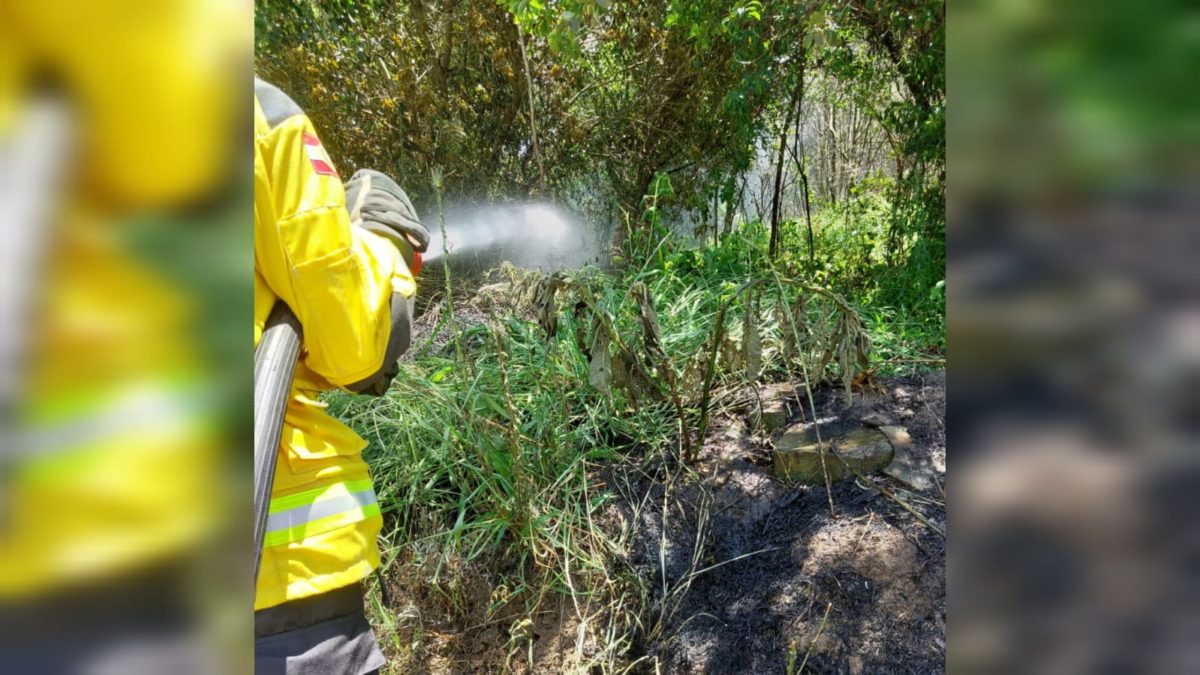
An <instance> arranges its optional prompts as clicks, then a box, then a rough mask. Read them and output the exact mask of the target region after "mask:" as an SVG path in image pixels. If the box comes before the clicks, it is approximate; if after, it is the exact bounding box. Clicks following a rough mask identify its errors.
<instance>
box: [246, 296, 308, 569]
mask: <svg viewBox="0 0 1200 675" xmlns="http://www.w3.org/2000/svg"><path fill="white" fill-rule="evenodd" d="M302 332H303V329H302V328H301V327H300V320H299V319H297V318H296V315H295V314H293V313H292V310H291V309H290V308H289V307H288V306H287V305H286V304H284V303H282V302H277V303H275V307H274V308H272V309H271V314H270V315H269V316H268V317H267V323H266V326H265V327H264V328H263V333H262V337H261V338H260V339H259V342H258V347H257V348H256V349H255V351H254V583H255V584H256V585H257V584H258V567H259V564H260V563H261V561H262V551H263V539H264V538H265V536H266V532H267V516H268V512H269V510H270V504H271V488H272V487H273V486H274V484H275V462H276V459H277V457H278V454H279V439H280V438H281V437H282V435H283V420H284V414H285V413H286V411H287V404H288V399H289V398H290V394H291V390H292V377H293V376H294V375H295V373H296V361H297V360H298V359H299V358H300V337H301V334H302Z"/></svg>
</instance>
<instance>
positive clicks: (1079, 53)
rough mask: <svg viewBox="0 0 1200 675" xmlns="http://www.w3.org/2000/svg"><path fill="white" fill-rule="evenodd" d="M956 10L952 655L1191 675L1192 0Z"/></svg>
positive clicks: (1199, 137) (1198, 315)
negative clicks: (1187, 1) (1182, 0)
mask: <svg viewBox="0 0 1200 675" xmlns="http://www.w3.org/2000/svg"><path fill="white" fill-rule="evenodd" d="M948 16H949V31H948V38H949V45H948V49H949V51H948V56H947V71H948V78H949V83H948V92H949V96H950V106H949V116H948V131H947V145H948V148H949V152H948V181H949V199H948V224H949V227H948V236H947V253H948V261H949V262H948V270H947V288H948V296H947V297H948V312H947V315H948V323H947V342H948V345H949V356H948V358H949V359H950V363H951V366H950V370H949V388H948V392H949V401H948V418H949V419H948V421H947V430H948V434H949V435H948V438H947V443H948V446H949V447H950V448H952V451H951V454H952V455H953V459H952V461H951V463H952V465H953V466H952V468H951V472H952V474H953V475H954V490H953V493H952V494H951V495H950V502H951V505H950V512H951V513H952V516H951V517H950V541H951V547H950V558H949V565H950V571H949V577H948V578H949V581H948V589H947V590H948V593H949V604H950V608H949V631H948V633H949V634H948V636H947V641H948V661H947V667H948V669H949V670H951V671H955V672H958V671H970V672H1044V673H1052V672H1053V673H1063V672H1121V671H1138V672H1195V671H1196V670H1197V668H1200V646H1198V643H1197V642H1196V640H1195V635H1196V634H1197V627H1198V626H1200V610H1198V609H1197V607H1200V605H1198V604H1197V602H1196V600H1197V594H1198V591H1200V584H1198V580H1197V577H1196V566H1195V561H1196V554H1197V550H1198V548H1197V544H1198V543H1200V541H1198V540H1200V535H1198V534H1197V532H1198V529H1197V528H1196V527H1195V524H1194V523H1195V519H1196V517H1197V515H1198V510H1197V502H1198V497H1197V495H1200V492H1197V491H1196V489H1195V487H1194V486H1195V482H1196V479H1197V477H1198V476H1197V474H1198V471H1197V467H1198V457H1200V455H1198V454H1197V453H1196V445H1197V443H1196V440H1197V435H1196V434H1197V430H1198V427H1197V420H1200V414H1198V413H1200V302H1198V296H1197V290H1196V289H1197V288H1200V286H1198V285H1197V282H1198V281H1200V266H1198V265H1197V264H1196V254H1197V251H1198V250H1200V249H1198V248H1197V244H1198V243H1200V229H1197V222H1196V221H1197V213H1198V212H1200V211H1198V207H1200V190H1198V188H1197V186H1198V183H1197V178H1198V177H1200V176H1198V173H1200V171H1198V170H1200V152H1198V150H1200V117H1198V116H1197V115H1196V110H1197V103H1200V100H1198V99H1200V89H1198V88H1197V87H1196V85H1195V75H1194V73H1195V70H1196V66H1197V65H1198V64H1200V11H1198V10H1197V8H1196V7H1195V5H1185V4H1184V3H1134V4H1122V3H1105V4H1102V5H1096V4H1094V3H1082V2H1074V1H1068V2H1060V3H1043V2H1036V1H1033V0H1009V1H1005V2H998V1H994V2H959V3H955V4H954V5H953V6H952V7H951V8H950V12H949V15H948Z"/></svg>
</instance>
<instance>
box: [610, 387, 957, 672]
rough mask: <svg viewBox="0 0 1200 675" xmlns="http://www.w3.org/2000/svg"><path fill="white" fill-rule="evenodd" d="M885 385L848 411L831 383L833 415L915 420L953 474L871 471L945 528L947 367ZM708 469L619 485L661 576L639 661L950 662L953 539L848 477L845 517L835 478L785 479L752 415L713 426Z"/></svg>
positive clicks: (660, 666) (699, 667) (901, 665)
mask: <svg viewBox="0 0 1200 675" xmlns="http://www.w3.org/2000/svg"><path fill="white" fill-rule="evenodd" d="M879 384H880V385H881V387H880V389H879V390H877V391H875V392H874V393H867V394H862V395H858V394H856V395H855V396H854V397H853V404H852V405H851V406H850V407H849V408H847V407H846V405H845V398H844V394H843V392H841V391H840V390H837V391H833V390H823V391H819V392H817V395H816V399H817V400H816V404H817V412H818V418H819V419H822V420H824V419H826V418H831V417H836V418H839V419H842V420H848V419H862V418H864V417H868V418H872V417H873V418H874V419H876V420H879V419H883V420H885V421H886V422H887V423H892V424H901V425H903V426H905V427H907V429H908V431H909V433H910V434H911V436H912V438H913V441H914V451H915V453H916V454H917V456H918V458H919V459H920V460H921V461H923V462H926V463H928V464H929V465H931V466H933V467H935V468H936V470H937V471H938V472H940V473H939V474H938V480H937V483H938V484H937V485H935V486H934V487H933V488H932V489H930V490H928V491H926V492H925V493H913V492H908V491H905V490H904V486H903V485H901V484H900V483H899V482H897V481H895V480H893V479H890V478H888V477H886V476H883V475H875V476H872V477H870V478H871V479H872V480H874V481H876V482H877V483H879V484H880V485H883V486H884V487H886V488H888V489H889V490H890V491H892V492H893V493H894V494H896V495H897V496H899V497H900V498H901V499H905V500H906V501H907V502H908V503H909V505H910V506H912V507H913V508H915V509H917V510H918V511H919V512H921V513H922V514H923V515H924V516H925V517H926V518H928V519H929V520H931V521H932V522H933V523H934V524H935V525H938V526H939V527H942V528H944V527H945V505H944V497H943V485H944V471H945V429H944V423H943V420H944V412H945V379H944V375H943V374H940V373H939V374H931V375H926V376H918V377H911V378H902V379H890V380H884V381H881V382H880V383H879ZM694 468H695V471H694V473H691V474H690V475H687V476H681V477H680V478H679V479H677V480H674V481H670V482H659V481H658V480H657V479H654V478H645V477H643V478H642V479H641V480H639V481H637V482H636V483H626V484H624V485H615V486H613V487H616V489H617V490H618V492H620V493H621V494H622V495H623V497H624V499H622V500H621V501H620V502H619V503H618V504H617V505H616V506H615V507H614V509H615V510H616V511H617V514H616V518H617V519H619V520H620V519H627V520H629V521H631V523H633V524H635V525H634V527H635V528H636V536H635V539H634V541H635V542H636V543H635V545H634V546H633V548H632V550H630V551H629V553H628V561H627V562H628V563H629V564H630V565H631V566H632V567H633V568H634V569H635V570H637V571H638V572H639V573H640V574H642V575H644V576H645V578H646V579H651V580H653V583H651V584H650V587H651V604H652V609H651V611H650V613H649V621H648V622H647V628H646V630H645V632H644V633H643V634H642V635H641V638H640V639H639V640H638V643H637V644H635V646H634V652H635V654H634V657H635V658H638V657H640V658H641V659H642V660H641V661H640V663H639V664H638V668H640V669H642V670H644V671H645V672H672V673H693V672H696V673H700V672H711V673H730V672H755V673H775V672H779V673H782V672H787V670H788V662H789V659H792V660H794V666H795V670H796V671H797V672H798V669H799V666H800V665H801V663H802V662H804V660H805V657H806V656H807V664H806V668H807V669H808V670H810V671H815V672H829V673H860V672H862V673H868V672H892V673H908V672H911V673H935V672H943V671H944V661H945V548H944V541H943V539H942V538H941V536H940V535H938V534H936V533H935V532H933V531H932V530H931V529H929V528H928V527H927V526H926V525H925V524H922V523H921V522H920V521H919V520H918V519H917V518H915V517H914V516H913V515H912V514H910V513H909V512H907V511H906V510H905V509H903V508H902V507H901V506H899V505H898V504H896V503H895V502H894V501H892V500H891V499H889V498H886V497H883V496H881V495H880V493H879V492H878V491H876V490H875V489H873V488H871V487H870V486H868V485H865V484H864V483H863V481H861V480H859V481H848V482H844V483H840V484H835V485H834V486H833V489H832V492H831V495H832V500H833V508H834V510H835V511H836V513H837V517H832V516H831V514H830V504H829V495H827V493H826V490H825V488H824V486H820V487H792V486H789V485H786V484H784V483H782V482H780V481H777V480H776V479H775V478H774V477H773V473H772V460H771V450H770V448H769V446H768V444H767V441H766V439H765V438H762V437H755V436H753V435H751V434H750V433H749V432H748V431H747V430H746V425H745V423H744V422H743V421H742V420H741V419H739V418H737V417H733V416H728V417H725V418H722V419H719V420H717V421H716V422H715V423H714V425H713V427H712V428H710V430H709V433H708V435H707V438H706V442H705V446H704V449H703V451H702V453H701V456H700V461H699V462H698V464H697V466H695V467H694ZM617 482H620V481H617ZM664 516H665V517H664ZM827 610H828V618H827V619H825V620H824V626H823V627H822V623H823V619H824V617H825V616H826V612H827Z"/></svg>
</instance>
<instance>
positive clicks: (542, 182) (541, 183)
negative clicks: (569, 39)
mask: <svg viewBox="0 0 1200 675" xmlns="http://www.w3.org/2000/svg"><path fill="white" fill-rule="evenodd" d="M517 44H518V45H519V46H520V47H521V63H522V64H524V66H525V90H526V91H527V92H528V93H529V133H530V135H532V136H533V159H534V161H536V162H537V168H538V195H539V196H541V195H545V194H546V167H545V166H543V165H542V149H541V146H539V145H538V133H537V114H536V112H535V111H534V108H533V78H532V77H531V76H530V75H529V56H528V55H526V53H525V32H524V31H522V30H521V26H519V25H518V26H517Z"/></svg>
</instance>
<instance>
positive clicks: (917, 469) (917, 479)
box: [879, 426, 934, 492]
mask: <svg viewBox="0 0 1200 675" xmlns="http://www.w3.org/2000/svg"><path fill="white" fill-rule="evenodd" d="M879 431H881V432H883V434H884V435H885V436H887V439H888V442H889V443H891V445H892V449H893V450H895V452H896V456H895V458H894V459H893V460H892V463H891V464H890V465H888V467H887V468H886V469H884V470H883V472H884V473H886V474H887V475H889V476H891V477H892V478H895V479H896V480H898V481H900V482H901V483H904V484H905V485H907V486H908V487H910V488H912V489H914V490H916V491H917V492H924V491H925V490H928V489H929V488H931V487H933V484H934V477H933V473H934V468H933V466H932V464H930V463H929V462H928V461H923V460H922V459H921V458H920V457H918V456H917V454H916V452H915V448H914V447H913V439H912V436H910V435H909V434H908V429H905V428H904V427H895V426H882V427H879Z"/></svg>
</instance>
